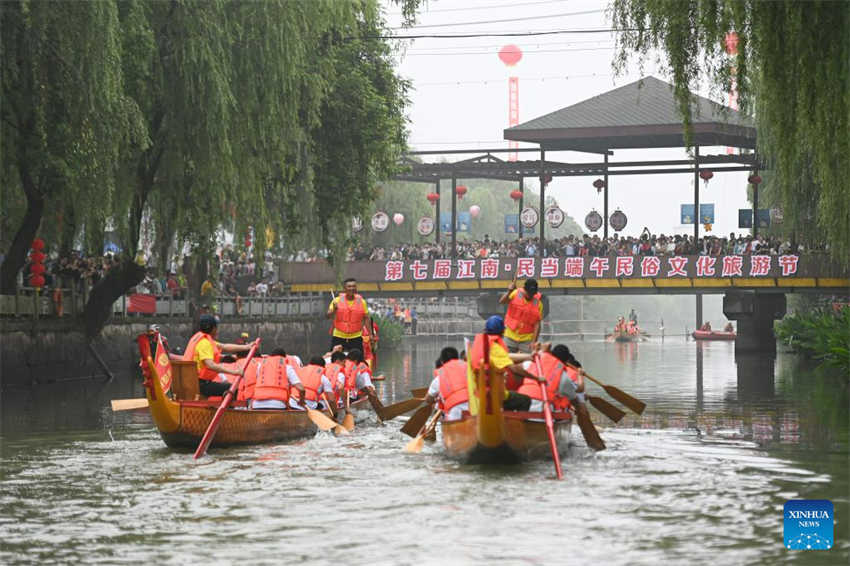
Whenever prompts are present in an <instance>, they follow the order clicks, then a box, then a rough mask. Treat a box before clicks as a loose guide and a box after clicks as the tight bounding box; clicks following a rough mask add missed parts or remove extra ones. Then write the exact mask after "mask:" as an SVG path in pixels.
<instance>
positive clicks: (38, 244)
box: [31, 238, 44, 250]
mask: <svg viewBox="0 0 850 566" xmlns="http://www.w3.org/2000/svg"><path fill="white" fill-rule="evenodd" d="M31 247H32V249H34V250H43V249H44V240H42V239H41V238H36V239H35V240H33V241H32V246H31Z"/></svg>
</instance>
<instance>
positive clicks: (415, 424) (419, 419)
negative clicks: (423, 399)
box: [401, 405, 431, 436]
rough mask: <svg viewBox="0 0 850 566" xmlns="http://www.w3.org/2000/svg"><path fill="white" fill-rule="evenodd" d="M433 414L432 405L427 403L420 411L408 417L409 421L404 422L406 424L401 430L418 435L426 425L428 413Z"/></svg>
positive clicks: (407, 433)
mask: <svg viewBox="0 0 850 566" xmlns="http://www.w3.org/2000/svg"><path fill="white" fill-rule="evenodd" d="M430 414H431V406H430V405H425V406H424V407H422V408H420V409H419V410H418V411H416V412H415V413H413V415H412V416H411V417H410V418H409V419H407V422H406V423H404V426H403V427H401V432H403V433H404V434H406V435H407V436H416V434H417V433H418V432H419V429H421V428H422V427H423V426H424V425H425V421H427V420H428V415H430Z"/></svg>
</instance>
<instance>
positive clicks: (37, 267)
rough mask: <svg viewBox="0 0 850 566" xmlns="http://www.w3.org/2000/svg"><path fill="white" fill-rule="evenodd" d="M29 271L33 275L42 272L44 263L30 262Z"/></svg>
mask: <svg viewBox="0 0 850 566" xmlns="http://www.w3.org/2000/svg"><path fill="white" fill-rule="evenodd" d="M30 273H32V274H33V275H41V274H42V273H44V265H43V264H41V263H33V264H30Z"/></svg>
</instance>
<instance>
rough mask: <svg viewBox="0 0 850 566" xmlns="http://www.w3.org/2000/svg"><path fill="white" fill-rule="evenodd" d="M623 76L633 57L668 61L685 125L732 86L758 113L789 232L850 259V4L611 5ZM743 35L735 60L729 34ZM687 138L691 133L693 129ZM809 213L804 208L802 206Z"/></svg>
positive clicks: (624, 1) (625, 0) (772, 183)
mask: <svg viewBox="0 0 850 566" xmlns="http://www.w3.org/2000/svg"><path fill="white" fill-rule="evenodd" d="M612 10H613V19H614V24H615V26H616V27H618V28H619V29H620V30H621V31H620V33H619V34H618V43H619V53H618V55H617V59H616V61H615V68H617V69H618V70H623V69H624V68H625V65H626V63H627V62H628V60H629V59H630V58H631V56H632V54H633V53H635V52H637V53H638V56H639V58H640V59H641V60H643V59H645V58H646V57H647V56H648V55H649V53H650V52H651V51H655V50H657V51H659V52H661V53H662V54H663V55H664V56H665V57H666V63H667V65H668V69H667V70H668V72H669V73H670V75H671V76H672V78H673V82H674V85H675V94H676V98H677V100H678V102H679V105H680V108H681V110H682V115H683V120H684V123H685V125H686V127H689V126H690V123H691V118H690V102H691V101H690V95H689V91H690V90H692V89H693V87H695V86H696V85H697V84H698V83H699V82H700V81H702V80H705V79H707V80H708V81H709V82H710V84H711V86H712V89H713V91H714V92H715V93H716V94H719V93H720V92H726V91H728V90H729V88H730V87H731V84H732V80H733V75H732V71H731V69H732V66H733V65H734V67H735V78H736V84H737V90H738V94H739V101H740V104H741V108H742V110H743V111H745V112H749V113H753V114H754V117H755V120H756V123H757V126H758V145H759V153H760V154H761V156H762V157H763V158H764V159H765V160H766V161H767V164H768V167H769V168H770V169H773V170H774V171H775V174H774V175H772V176H771V177H770V179H769V183H767V182H766V183H765V184H764V185H763V187H764V189H765V191H766V192H768V193H771V194H772V195H773V199H774V202H775V203H777V204H779V203H781V204H782V206H783V208H784V212H785V218H786V230H787V231H788V232H789V234H790V233H791V232H794V231H797V233H798V234H799V235H801V236H804V237H805V239H811V240H815V241H817V240H819V239H820V238H819V236H820V235H821V234H823V235H824V236H825V239H826V240H827V241H829V243H830V246H831V248H830V249H831V251H832V252H833V255H834V257H835V258H837V259H839V260H840V261H843V262H847V258H848V257H850V198H848V179H850V161H848V160H847V159H846V158H845V157H844V156H846V155H848V153H850V2H833V1H829V0H817V1H810V2H799V1H794V0H777V1H772V2H762V1H756V0H746V1H745V0H740V1H732V0H728V1H717V0H712V1H705V0H654V1H651V2H650V1H647V0H613V4H612ZM733 30H734V31H736V32H737V33H738V36H739V44H738V54H737V56H736V57H735V59H734V61H730V60H729V58H728V57H727V55H726V54H725V50H724V39H725V35H726V33H727V32H729V31H733ZM688 131H689V130H688ZM801 205H802V206H801Z"/></svg>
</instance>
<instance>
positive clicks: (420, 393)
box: [410, 387, 428, 399]
mask: <svg viewBox="0 0 850 566" xmlns="http://www.w3.org/2000/svg"><path fill="white" fill-rule="evenodd" d="M410 394H411V395H413V396H414V397H419V398H420V399H421V398H424V397H425V395H427V394H428V388H427V387H419V388H417V389H411V390H410Z"/></svg>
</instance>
